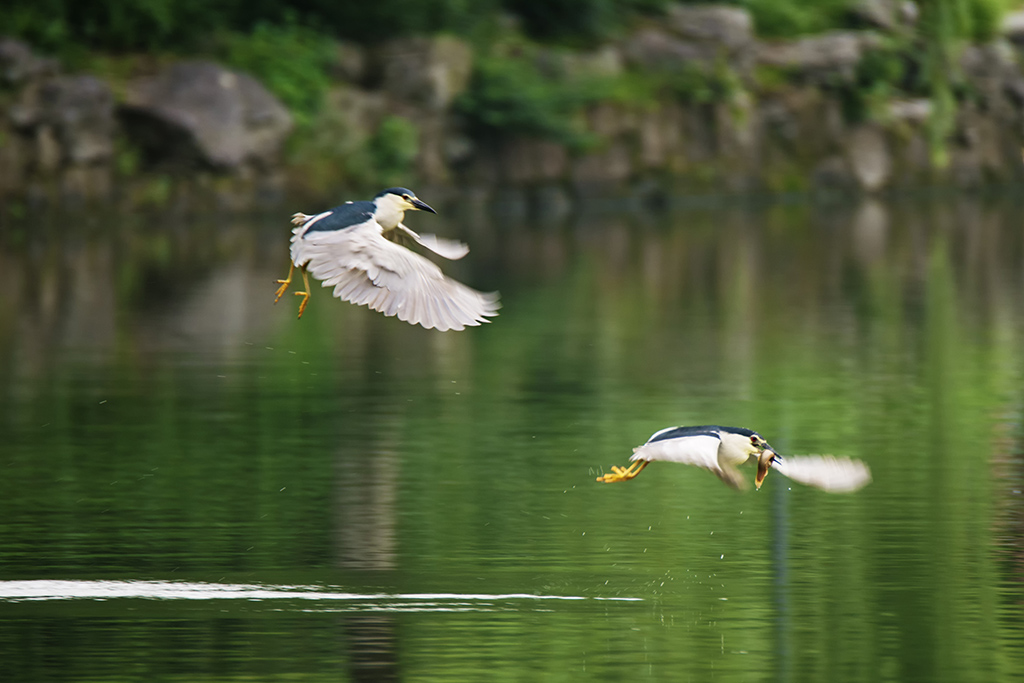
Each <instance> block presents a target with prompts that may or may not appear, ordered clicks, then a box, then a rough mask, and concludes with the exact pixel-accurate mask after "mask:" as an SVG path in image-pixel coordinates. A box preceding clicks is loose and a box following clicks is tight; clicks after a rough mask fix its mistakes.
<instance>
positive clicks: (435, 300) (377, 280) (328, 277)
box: [292, 221, 500, 331]
mask: <svg viewBox="0 0 1024 683" xmlns="http://www.w3.org/2000/svg"><path fill="white" fill-rule="evenodd" d="M292 260H293V261H294V262H295V265H298V266H302V265H305V266H306V268H307V270H308V271H309V272H310V274H311V275H312V276H313V277H315V278H316V279H318V280H320V281H321V282H322V284H323V286H324V287H333V288H334V296H336V297H338V298H339V299H343V300H345V301H349V302H351V303H354V304H358V305H365V306H369V307H370V308H372V309H373V310H375V311H380V312H381V313H383V314H384V315H389V316H397V317H398V319H399V320H404V321H405V322H408V323H411V324H413V325H422V326H423V327H426V328H427V329H438V330H441V331H445V330H462V329H464V328H465V327H467V326H474V325H479V324H481V323H484V322H489V321H488V320H487V318H488V317H492V316H495V315H497V311H498V308H499V307H500V304H499V303H498V295H497V293H496V292H494V293H490V294H485V293H482V292H478V291H476V290H474V289H471V288H469V287H467V286H465V285H463V284H462V283H460V282H457V281H455V280H453V279H451V278H448V277H445V275H444V274H443V273H442V272H441V269H440V268H438V267H437V266H436V265H435V264H433V263H431V262H430V261H428V260H427V259H425V258H423V257H422V256H420V255H419V254H416V253H414V252H411V251H409V250H408V249H405V248H404V247H401V246H399V245H397V244H395V243H393V242H390V241H388V240H386V239H385V238H384V237H383V236H382V235H381V231H380V226H378V225H377V224H376V223H375V222H373V221H367V222H365V223H361V224H359V225H355V226H353V227H350V228H347V229H344V230H336V231H324V232H307V233H306V234H304V235H302V236H301V237H298V239H295V240H293V243H292Z"/></svg>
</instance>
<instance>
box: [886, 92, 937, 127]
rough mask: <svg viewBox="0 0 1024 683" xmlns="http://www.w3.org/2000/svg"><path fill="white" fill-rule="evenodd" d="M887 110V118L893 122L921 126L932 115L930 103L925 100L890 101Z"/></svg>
mask: <svg viewBox="0 0 1024 683" xmlns="http://www.w3.org/2000/svg"><path fill="white" fill-rule="evenodd" d="M887 108H888V115H889V118H890V119H892V120H893V121H906V122H908V123H913V124H922V123H924V122H925V121H927V120H928V118H929V117H931V115H932V101H931V100H929V99H927V98H919V99H915V100H892V101H891V102H889V103H888V107H887Z"/></svg>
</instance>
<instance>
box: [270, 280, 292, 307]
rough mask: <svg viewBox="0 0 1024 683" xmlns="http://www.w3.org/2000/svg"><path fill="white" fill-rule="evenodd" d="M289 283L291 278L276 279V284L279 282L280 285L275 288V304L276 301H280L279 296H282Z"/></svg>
mask: <svg viewBox="0 0 1024 683" xmlns="http://www.w3.org/2000/svg"><path fill="white" fill-rule="evenodd" d="M291 283H292V281H291V278H288V279H287V280H278V281H277V284H279V285H281V286H280V287H278V288H277V295H276V296H275V298H274V303H275V304H276V303H277V302H278V301H280V300H281V297H282V296H284V293H285V292H286V291H288V285H290V284H291Z"/></svg>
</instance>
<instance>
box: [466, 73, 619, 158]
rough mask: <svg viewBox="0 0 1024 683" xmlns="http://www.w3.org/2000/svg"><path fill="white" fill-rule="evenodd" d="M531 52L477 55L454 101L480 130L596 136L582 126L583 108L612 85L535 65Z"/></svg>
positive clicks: (588, 139) (587, 139)
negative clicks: (463, 89)
mask: <svg viewBox="0 0 1024 683" xmlns="http://www.w3.org/2000/svg"><path fill="white" fill-rule="evenodd" d="M532 57H533V55H532V54H530V53H527V54H522V55H518V56H485V57H481V58H479V59H478V60H477V62H476V65H475V68H474V71H473V78H472V80H471V82H470V86H469V90H468V91H467V92H465V93H464V94H463V95H462V96H461V97H460V98H459V99H458V100H457V102H456V107H457V108H458V109H459V111H461V112H462V114H463V115H465V116H466V118H467V119H468V120H469V122H470V124H471V126H472V127H474V128H475V129H477V131H478V132H482V133H487V132H488V131H512V132H515V133H520V134H526V135H536V136H539V137H544V138H550V139H553V140H556V141H558V142H561V143H563V144H566V145H568V146H569V147H570V148H576V149H579V148H584V147H588V146H590V145H592V144H593V143H594V142H595V140H594V139H593V136H591V135H590V134H588V133H587V132H586V131H585V130H584V129H583V126H582V120H581V115H582V111H583V108H584V107H585V106H586V105H587V104H590V103H592V102H596V101H598V100H601V99H606V97H607V96H608V95H609V94H610V92H611V90H610V86H606V85H605V84H603V83H600V82H598V81H597V80H596V79H586V78H584V79H567V78H564V76H563V74H560V73H551V72H545V71H544V70H541V69H538V68H537V65H536V63H535V61H534V59H532Z"/></svg>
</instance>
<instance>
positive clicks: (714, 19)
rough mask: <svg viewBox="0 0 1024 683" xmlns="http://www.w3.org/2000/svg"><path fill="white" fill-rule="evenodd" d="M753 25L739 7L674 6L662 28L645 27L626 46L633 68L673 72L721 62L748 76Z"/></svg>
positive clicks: (670, 8)
mask: <svg viewBox="0 0 1024 683" xmlns="http://www.w3.org/2000/svg"><path fill="white" fill-rule="evenodd" d="M753 26H754V22H753V20H752V19H751V17H750V13H749V12H747V11H746V10H745V9H741V8H738V7H723V6H719V5H672V6H671V7H669V9H668V12H667V15H666V18H665V21H663V22H662V23H661V24H660V26H659V27H657V28H654V27H647V28H642V29H640V30H639V31H636V32H635V33H633V34H632V35H630V36H629V37H628V38H627V39H626V41H625V43H624V44H623V47H622V49H623V53H624V54H625V57H626V59H627V60H628V62H629V63H630V64H632V65H633V66H636V67H639V68H642V69H661V70H665V69H668V70H673V69H678V68H680V67H681V66H684V65H690V66H699V67H710V66H714V65H717V64H719V63H721V62H723V61H724V62H725V63H727V64H729V65H730V66H731V67H733V68H734V69H736V70H738V71H739V72H740V73H746V72H747V71H748V69H749V67H750V65H751V63H752V61H753V52H754V31H753Z"/></svg>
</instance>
